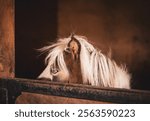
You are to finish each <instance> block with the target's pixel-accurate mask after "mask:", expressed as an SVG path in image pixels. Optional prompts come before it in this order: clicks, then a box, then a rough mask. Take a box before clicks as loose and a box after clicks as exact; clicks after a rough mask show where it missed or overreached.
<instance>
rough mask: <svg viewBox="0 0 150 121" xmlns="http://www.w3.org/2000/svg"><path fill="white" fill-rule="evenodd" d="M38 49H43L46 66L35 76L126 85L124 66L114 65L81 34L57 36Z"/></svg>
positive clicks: (83, 82) (118, 85)
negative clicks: (55, 40)
mask: <svg viewBox="0 0 150 121" xmlns="http://www.w3.org/2000/svg"><path fill="white" fill-rule="evenodd" d="M39 50H40V51H41V52H43V53H44V52H47V56H46V58H45V64H46V68H45V69H44V70H43V72H42V73H41V74H40V75H39V76H38V78H39V79H43V78H44V79H48V80H53V81H61V82H66V83H78V84H87V85H92V86H98V87H112V88H126V89H130V79H131V76H130V74H129V73H128V71H127V69H126V67H125V66H122V65H121V66H119V65H117V64H116V62H115V61H114V60H113V59H111V58H110V57H108V56H106V55H104V54H103V53H102V52H101V50H99V49H97V48H96V47H94V46H93V45H92V44H91V43H90V42H89V40H88V39H87V38H86V37H84V36H80V35H70V36H69V37H67V38H60V39H58V40H57V42H56V43H54V44H52V45H48V46H45V47H43V48H41V49H39Z"/></svg>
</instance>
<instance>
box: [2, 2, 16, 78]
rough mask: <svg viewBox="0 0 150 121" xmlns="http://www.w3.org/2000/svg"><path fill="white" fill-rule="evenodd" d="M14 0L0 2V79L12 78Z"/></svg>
mask: <svg viewBox="0 0 150 121" xmlns="http://www.w3.org/2000/svg"><path fill="white" fill-rule="evenodd" d="M14 64H15V63H14V0H0V77H14Z"/></svg>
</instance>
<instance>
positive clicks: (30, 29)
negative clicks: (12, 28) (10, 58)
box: [16, 0, 150, 90]
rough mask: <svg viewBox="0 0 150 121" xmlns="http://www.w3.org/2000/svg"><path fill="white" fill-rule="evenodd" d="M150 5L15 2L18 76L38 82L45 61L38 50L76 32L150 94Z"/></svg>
mask: <svg viewBox="0 0 150 121" xmlns="http://www.w3.org/2000/svg"><path fill="white" fill-rule="evenodd" d="M149 6H150V1H148V0H145V1H143V0H132V1H131V0H124V1H123V0H57V1H56V0H36V2H35V0H16V76H17V77H24V78H36V77H37V76H38V75H39V73H40V72H41V71H42V70H43V69H44V63H43V62H44V61H43V60H44V56H41V57H38V54H39V53H38V52H37V51H35V50H34V49H36V48H40V47H42V46H43V45H45V44H47V42H49V41H51V40H55V38H56V37H57V36H58V37H66V36H69V34H70V33H71V32H75V33H76V34H79V35H84V36H86V37H88V38H89V40H90V41H91V42H92V43H93V44H94V45H96V46H97V47H99V48H100V49H101V50H102V52H104V53H105V54H106V53H107V52H108V50H109V48H111V50H112V58H113V59H114V60H116V61H117V63H118V64H120V63H123V64H126V65H127V68H128V70H129V72H130V73H131V75H132V88H136V89H148V90H150V86H149V85H150V81H149V78H150V76H149V73H150V71H149V68H150V50H149V47H150V35H149V33H150V24H149V21H150V16H149V12H150V7H149Z"/></svg>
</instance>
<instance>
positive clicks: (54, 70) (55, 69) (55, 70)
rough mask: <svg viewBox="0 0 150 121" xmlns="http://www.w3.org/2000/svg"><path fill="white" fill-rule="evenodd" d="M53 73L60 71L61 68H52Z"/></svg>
mask: <svg viewBox="0 0 150 121" xmlns="http://www.w3.org/2000/svg"><path fill="white" fill-rule="evenodd" d="M50 71H51V73H53V74H56V73H58V72H59V70H58V69H57V68H51V70H50Z"/></svg>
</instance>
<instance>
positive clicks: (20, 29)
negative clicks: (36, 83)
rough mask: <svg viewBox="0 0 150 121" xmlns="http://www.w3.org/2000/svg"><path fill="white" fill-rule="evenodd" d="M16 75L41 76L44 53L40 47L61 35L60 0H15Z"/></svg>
mask: <svg viewBox="0 0 150 121" xmlns="http://www.w3.org/2000/svg"><path fill="white" fill-rule="evenodd" d="M15 9H16V10H15V12H16V13H15V22H16V26H15V29H16V32H15V37H16V38H15V39H16V41H15V42H16V43H15V46H16V47H15V49H16V52H15V53H16V58H15V60H16V62H15V63H16V65H15V68H16V70H15V73H16V77H22V78H33V79H35V78H37V76H38V75H39V74H40V73H41V72H42V70H43V69H44V67H45V65H44V56H39V55H40V53H39V52H38V51H37V50H36V49H39V48H41V47H43V46H44V45H45V44H48V43H47V42H49V40H51V41H54V40H55V39H56V37H57V0H15Z"/></svg>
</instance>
